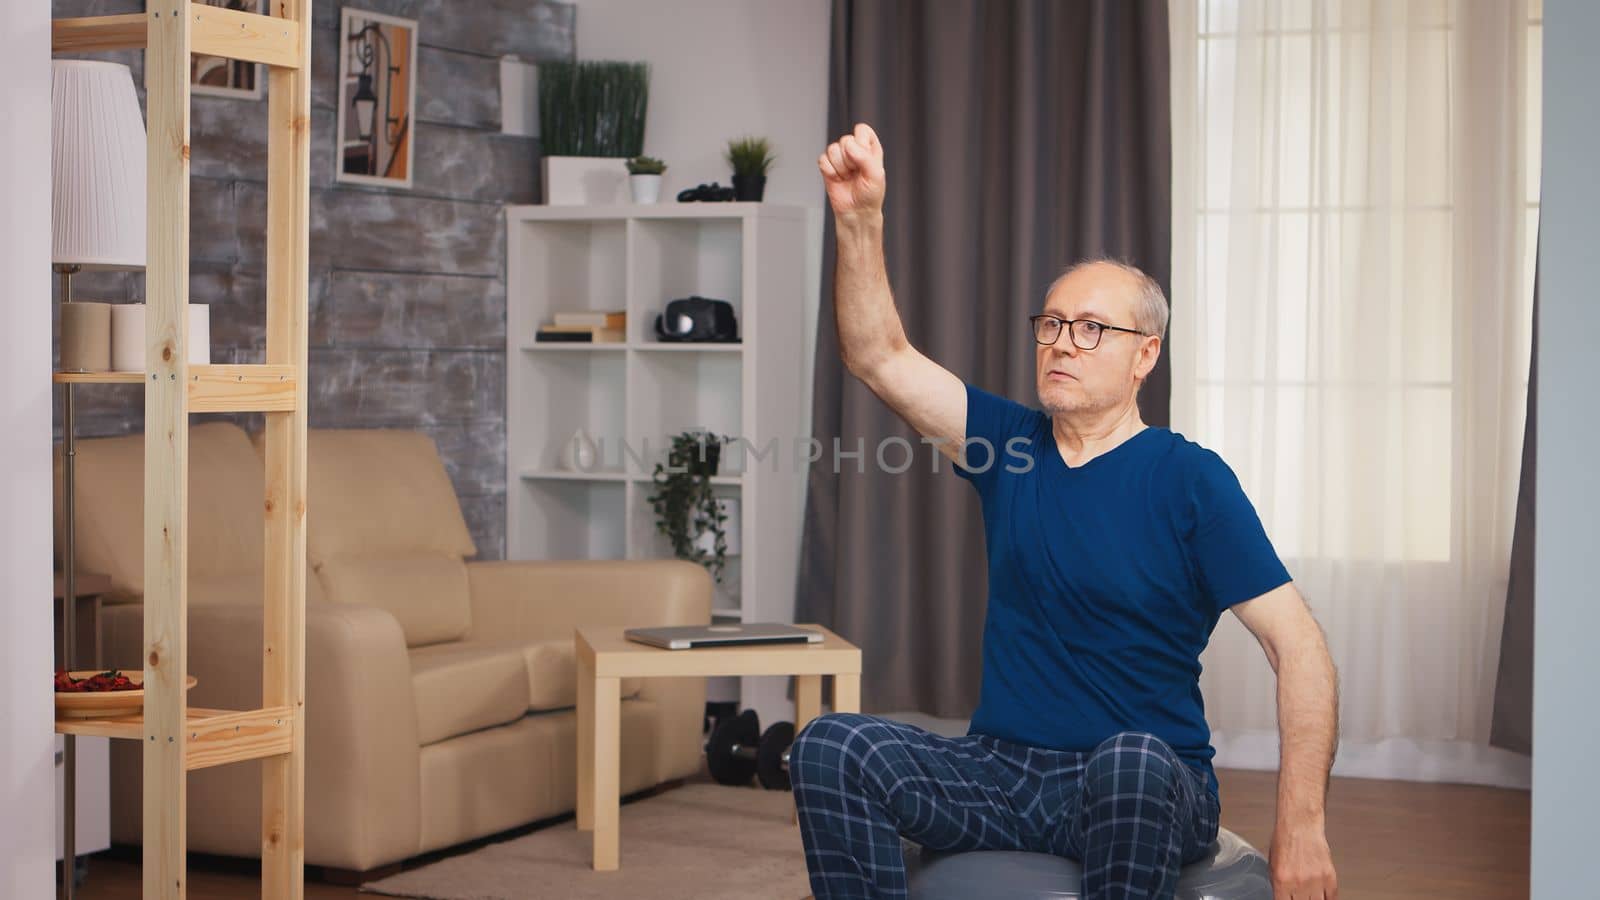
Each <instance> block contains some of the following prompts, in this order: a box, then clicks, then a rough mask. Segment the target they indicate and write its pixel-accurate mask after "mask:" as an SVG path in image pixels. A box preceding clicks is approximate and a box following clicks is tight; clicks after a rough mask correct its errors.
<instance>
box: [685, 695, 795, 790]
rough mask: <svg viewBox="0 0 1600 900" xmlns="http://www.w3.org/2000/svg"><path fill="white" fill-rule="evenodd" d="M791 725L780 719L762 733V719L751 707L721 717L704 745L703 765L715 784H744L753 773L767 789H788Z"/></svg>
mask: <svg viewBox="0 0 1600 900" xmlns="http://www.w3.org/2000/svg"><path fill="white" fill-rule="evenodd" d="M793 743H794V725H793V724H792V723H789V722H779V723H778V724H776V725H774V726H772V727H771V728H768V729H767V732H766V734H762V733H761V719H760V717H759V716H757V715H756V711H755V710H753V709H747V710H745V711H744V712H742V713H740V714H738V715H737V716H734V717H733V718H730V719H723V720H722V721H720V722H718V723H717V727H716V728H714V729H712V731H711V740H710V741H709V742H708V743H707V744H706V765H707V767H708V768H709V769H710V770H711V777H712V778H714V779H716V781H717V783H718V784H727V785H734V786H743V785H747V784H749V783H750V777H751V776H752V775H754V776H756V778H757V779H758V780H759V781H760V782H761V786H762V787H764V788H767V789H768V790H780V791H787V790H789V746H790V745H791V744H793Z"/></svg>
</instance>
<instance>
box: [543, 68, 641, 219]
mask: <svg viewBox="0 0 1600 900" xmlns="http://www.w3.org/2000/svg"><path fill="white" fill-rule="evenodd" d="M649 102H650V66H649V64H648V63H642V62H613V61H603V60H602V61H592V60H591V61H584V62H577V61H564V62H547V63H540V64H539V140H540V143H541V147H542V152H543V157H542V159H541V161H540V174H541V175H542V177H543V184H544V199H545V202H546V203H552V204H573V203H576V204H582V203H625V202H627V197H628V195H627V193H625V192H624V190H623V183H624V181H625V180H626V177H627V172H628V169H627V160H628V159H630V158H632V157H636V156H638V155H639V154H640V153H641V152H643V149H644V124H645V114H646V112H647V110H648V108H649Z"/></svg>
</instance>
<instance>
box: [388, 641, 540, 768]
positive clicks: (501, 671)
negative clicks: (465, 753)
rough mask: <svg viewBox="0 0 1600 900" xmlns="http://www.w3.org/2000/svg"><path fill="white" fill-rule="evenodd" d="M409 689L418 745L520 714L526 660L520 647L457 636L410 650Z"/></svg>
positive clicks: (524, 700) (524, 703) (501, 722)
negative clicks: (414, 706) (464, 638)
mask: <svg viewBox="0 0 1600 900" xmlns="http://www.w3.org/2000/svg"><path fill="white" fill-rule="evenodd" d="M410 655H411V689H412V694H413V696H414V699H415V700H416V704H417V740H418V743H419V744H420V745H421V746H424V747H426V746H427V745H429V744H433V743H437V742H438V741H443V740H447V739H449V738H453V737H456V736H458V735H463V734H468V733H470V732H473V731H478V730H480V729H484V728H492V727H494V726H496V725H504V724H505V723H507V722H513V721H516V720H517V719H520V718H522V716H523V714H525V713H526V712H527V711H528V676H527V664H526V663H525V662H524V660H523V656H522V653H521V651H520V649H519V648H517V647H515V646H512V645H507V644H490V643H486V642H482V641H457V642H455V643H449V644H435V645H433V646H429V647H417V648H416V649H414V650H412V651H411V654H410Z"/></svg>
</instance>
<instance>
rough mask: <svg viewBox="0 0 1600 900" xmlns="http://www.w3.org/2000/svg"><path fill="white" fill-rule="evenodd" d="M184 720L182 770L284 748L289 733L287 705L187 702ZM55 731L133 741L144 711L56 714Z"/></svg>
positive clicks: (291, 729)
mask: <svg viewBox="0 0 1600 900" xmlns="http://www.w3.org/2000/svg"><path fill="white" fill-rule="evenodd" d="M184 721H185V722H186V723H187V727H186V729H185V730H186V731H188V733H189V734H188V746H187V747H186V748H185V751H186V758H185V768H188V769H203V768H207V767H210V766H217V765H222V764H224V763H229V762H239V761H242V760H246V759H260V758H262V757H265V756H276V755H280V754H284V753H288V752H289V751H290V749H291V746H292V742H293V737H294V714H293V710H291V709H290V708H288V707H286V706H285V707H268V708H266V709H252V710H231V709H206V708H203V707H198V706H191V707H189V708H188V710H187V711H186V716H185V718H184ZM56 733H57V734H73V735H78V736H80V737H108V738H121V739H123V740H130V741H137V740H142V739H143V738H144V716H143V715H142V714H140V715H133V716H118V717H116V718H110V719H57V720H56Z"/></svg>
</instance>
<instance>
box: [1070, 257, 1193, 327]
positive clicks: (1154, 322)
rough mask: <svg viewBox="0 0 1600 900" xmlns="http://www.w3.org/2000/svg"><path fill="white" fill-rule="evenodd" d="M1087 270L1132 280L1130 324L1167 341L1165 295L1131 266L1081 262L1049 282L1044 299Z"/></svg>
mask: <svg viewBox="0 0 1600 900" xmlns="http://www.w3.org/2000/svg"><path fill="white" fill-rule="evenodd" d="M1090 266H1111V267H1112V268H1114V269H1118V270H1120V271H1122V272H1124V273H1126V274H1128V275H1130V276H1132V277H1133V280H1134V283H1135V284H1136V285H1137V286H1138V288H1137V290H1138V295H1137V296H1136V297H1134V299H1133V324H1134V325H1135V326H1136V327H1137V328H1138V329H1139V330H1140V331H1142V332H1144V333H1146V334H1154V335H1158V336H1160V337H1161V338H1162V339H1163V340H1165V339H1166V336H1167V320H1168V318H1169V317H1170V316H1171V308H1170V307H1169V306H1168V305H1167V295H1166V294H1165V293H1164V292H1162V290H1161V285H1160V284H1159V283H1158V282H1157V281H1156V280H1155V279H1154V278H1151V277H1150V276H1149V275H1147V274H1145V271H1144V270H1143V269H1141V268H1139V267H1138V266H1136V265H1134V264H1132V263H1129V262H1124V261H1122V260H1120V259H1113V258H1111V257H1109V256H1097V257H1091V258H1089V259H1081V260H1079V261H1077V262H1075V263H1073V264H1072V265H1070V266H1068V267H1067V270H1066V271H1065V272H1062V273H1061V274H1060V275H1059V276H1057V277H1056V280H1055V281H1052V282H1050V289H1049V290H1047V291H1045V296H1047V297H1048V296H1049V295H1050V294H1052V293H1054V292H1055V289H1056V287H1057V286H1059V285H1060V284H1061V282H1063V281H1066V280H1067V278H1068V276H1070V275H1072V274H1073V273H1074V272H1077V271H1078V270H1080V269H1086V268H1088V267H1090Z"/></svg>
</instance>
